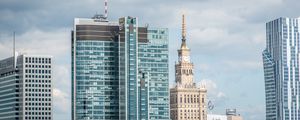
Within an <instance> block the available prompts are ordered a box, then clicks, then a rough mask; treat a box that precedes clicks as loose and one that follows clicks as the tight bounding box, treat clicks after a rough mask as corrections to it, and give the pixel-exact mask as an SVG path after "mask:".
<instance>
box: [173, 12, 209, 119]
mask: <svg viewBox="0 0 300 120" xmlns="http://www.w3.org/2000/svg"><path fill="white" fill-rule="evenodd" d="M175 69H176V70H175V82H176V85H175V86H174V87H172V88H171V89H170V108H171V110H170V112H171V119H172V120H207V110H206V103H207V102H206V93H207V90H206V88H205V86H204V85H200V86H197V85H196V83H195V82H194V64H193V63H192V62H191V60H190V49H189V48H188V47H187V44H186V28H185V18H184V15H182V37H181V46H180V48H179V49H178V62H176V64H175Z"/></svg>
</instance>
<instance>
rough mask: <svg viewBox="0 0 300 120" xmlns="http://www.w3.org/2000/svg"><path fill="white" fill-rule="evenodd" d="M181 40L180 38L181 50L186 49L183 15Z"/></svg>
mask: <svg viewBox="0 0 300 120" xmlns="http://www.w3.org/2000/svg"><path fill="white" fill-rule="evenodd" d="M181 29H182V33H181V34H182V38H181V49H188V47H187V46H186V42H185V41H186V25H185V15H184V14H182V28H181Z"/></svg>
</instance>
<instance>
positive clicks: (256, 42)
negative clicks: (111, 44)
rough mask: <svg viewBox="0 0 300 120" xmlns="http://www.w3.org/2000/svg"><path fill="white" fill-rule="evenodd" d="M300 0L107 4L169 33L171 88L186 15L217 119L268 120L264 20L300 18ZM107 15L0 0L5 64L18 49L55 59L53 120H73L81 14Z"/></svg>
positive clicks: (113, 13) (90, 2) (43, 1)
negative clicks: (232, 113)
mask: <svg viewBox="0 0 300 120" xmlns="http://www.w3.org/2000/svg"><path fill="white" fill-rule="evenodd" d="M299 8H300V1H299V0H113V1H111V0H109V15H108V17H109V20H112V21H117V19H118V18H120V17H123V16H134V17H138V18H139V23H140V25H145V24H149V25H150V26H151V27H164V28H169V38H170V39H169V43H170V49H169V50H170V62H169V63H170V83H171V84H173V83H174V62H175V60H176V59H177V51H176V50H177V49H178V48H179V44H180V28H181V26H180V25H181V14H182V13H185V14H186V21H187V35H188V37H187V38H188V40H187V42H188V46H189V48H191V50H192V53H191V54H192V56H191V58H192V61H193V63H194V64H195V70H196V73H195V74H196V77H195V78H196V79H195V80H196V82H200V81H205V83H206V84H207V88H208V96H209V100H211V101H213V103H214V104H215V109H214V110H212V111H209V113H213V114H224V112H225V109H226V108H237V110H238V112H239V113H240V114H241V115H242V116H243V117H244V118H245V119H246V120H264V119H265V113H264V112H265V105H264V103H265V101H264V79H263V70H262V69H263V68H262V57H261V52H262V50H263V49H264V46H265V23H266V22H268V21H271V20H273V19H276V18H279V17H293V18H296V17H299V16H300V14H299ZM95 13H103V0H72V1H71V0H26V1H24V0H1V1H0V59H4V58H6V57H9V56H11V54H12V32H13V31H15V32H16V41H17V44H16V47H17V51H19V52H22V53H28V54H47V55H52V56H54V79H53V80H54V81H53V83H54V119H55V120H70V116H71V115H70V108H71V107H70V102H71V101H70V96H71V95H70V86H71V84H70V83H71V82H70V56H71V54H70V53H71V52H70V49H71V48H70V46H71V44H70V31H71V30H72V26H73V20H74V18H75V17H83V18H90V17H92V16H93V15H94V14H95Z"/></svg>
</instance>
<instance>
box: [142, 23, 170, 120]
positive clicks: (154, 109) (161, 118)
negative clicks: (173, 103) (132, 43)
mask: <svg viewBox="0 0 300 120" xmlns="http://www.w3.org/2000/svg"><path fill="white" fill-rule="evenodd" d="M147 38H148V40H149V41H148V42H147V43H142V42H141V43H139V63H140V64H139V70H140V71H141V72H142V73H144V74H145V75H143V76H144V77H145V79H146V84H145V85H146V87H148V88H146V90H147V91H148V95H147V96H148V97H149V98H148V102H149V103H148V104H149V108H148V107H146V106H144V107H145V108H147V109H148V111H149V115H148V116H149V117H148V119H149V120H168V119H169V77H168V76H169V67H168V52H169V51H168V30H167V29H162V28H159V29H155V28H148V36H147ZM145 97H146V96H145ZM145 102H146V101H145ZM145 120H147V119H145Z"/></svg>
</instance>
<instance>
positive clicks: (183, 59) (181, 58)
mask: <svg viewBox="0 0 300 120" xmlns="http://www.w3.org/2000/svg"><path fill="white" fill-rule="evenodd" d="M179 59H180V61H184V62H190V56H180V57H179Z"/></svg>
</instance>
